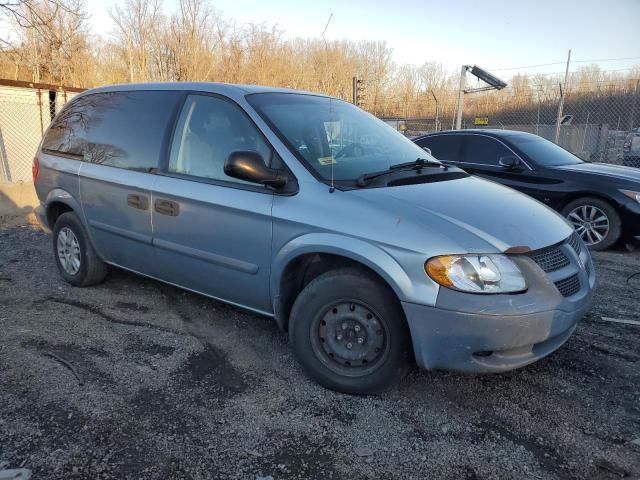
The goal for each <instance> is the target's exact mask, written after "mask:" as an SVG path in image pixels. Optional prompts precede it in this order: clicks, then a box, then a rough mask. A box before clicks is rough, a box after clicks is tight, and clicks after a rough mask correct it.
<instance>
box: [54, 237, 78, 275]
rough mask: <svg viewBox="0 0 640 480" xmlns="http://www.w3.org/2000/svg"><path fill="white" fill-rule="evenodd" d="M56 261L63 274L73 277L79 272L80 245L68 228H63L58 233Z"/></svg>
mask: <svg viewBox="0 0 640 480" xmlns="http://www.w3.org/2000/svg"><path fill="white" fill-rule="evenodd" d="M56 247H57V250H58V260H59V261H60V265H62V268H63V269H64V271H65V272H67V273H68V274H69V275H75V274H76V273H78V271H79V270H80V244H79V243H78V239H77V238H76V235H75V233H73V231H72V230H71V229H70V228H69V227H63V228H62V229H60V232H58V241H57V243H56Z"/></svg>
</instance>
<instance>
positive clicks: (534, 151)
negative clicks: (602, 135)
mask: <svg viewBox="0 0 640 480" xmlns="http://www.w3.org/2000/svg"><path fill="white" fill-rule="evenodd" d="M509 141H510V142H511V143H512V144H513V145H515V146H516V147H517V148H519V149H520V150H521V151H522V153H524V154H525V155H527V156H528V157H530V158H531V159H532V160H533V161H534V162H536V163H537V164H538V165H540V166H543V167H557V166H560V165H574V164H576V163H583V162H582V160H580V159H579V158H578V157H576V156H575V155H574V154H573V153H571V152H568V151H567V150H565V149H564V148H562V147H559V146H558V145H556V144H555V143H552V142H550V141H549V140H545V139H544V138H540V137H538V136H535V135H513V136H511V137H509Z"/></svg>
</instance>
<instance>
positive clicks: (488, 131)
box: [419, 128, 536, 138]
mask: <svg viewBox="0 0 640 480" xmlns="http://www.w3.org/2000/svg"><path fill="white" fill-rule="evenodd" d="M459 133H475V134H479V133H481V134H483V135H488V136H490V137H498V138H499V137H515V136H536V135H534V134H533V133H528V132H520V131H518V130H501V129H499V128H466V129H462V130H445V131H443V132H434V133H427V134H426V135H421V136H420V137H419V138H423V137H432V136H435V135H456V134H459Z"/></svg>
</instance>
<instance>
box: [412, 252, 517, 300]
mask: <svg viewBox="0 0 640 480" xmlns="http://www.w3.org/2000/svg"><path fill="white" fill-rule="evenodd" d="M424 269H425V271H426V272H427V275H429V277H430V278H431V279H432V280H434V281H435V282H437V283H438V284H440V285H442V286H443V287H448V288H452V289H454V290H460V291H462V292H469V293H514V292H522V291H524V290H526V288H527V284H526V282H525V280H524V277H523V276H522V272H521V271H520V269H519V268H518V267H517V265H516V264H515V263H513V262H512V261H511V260H510V259H509V258H508V257H507V256H506V255H499V254H488V255H442V256H439V257H433V258H430V259H429V260H427V262H426V263H425V264H424Z"/></svg>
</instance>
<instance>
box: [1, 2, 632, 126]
mask: <svg viewBox="0 0 640 480" xmlns="http://www.w3.org/2000/svg"><path fill="white" fill-rule="evenodd" d="M0 14H3V16H4V20H5V22H8V23H9V24H10V27H11V28H10V32H11V33H10V34H9V35H7V36H6V38H1V39H0V78H7V79H14V80H27V81H31V82H42V83H51V84H56V85H66V86H74V87H93V86H97V85H103V84H110V83H125V82H147V81H216V82H228V83H249V84H260V85H274V86H282V87H290V88H295V89H302V90H309V91H314V92H322V93H326V94H329V95H333V96H337V97H340V98H343V99H345V100H349V101H351V99H352V98H351V97H352V78H353V77H354V76H356V77H358V78H360V79H362V80H363V81H364V82H363V85H364V95H363V104H362V106H363V107H364V108H366V109H367V110H369V111H370V112H372V113H374V114H375V115H378V116H387V117H391V116H398V117H431V118H432V117H434V116H435V114H436V103H437V104H438V114H439V115H440V117H441V119H445V120H444V121H445V122H448V121H450V119H451V118H452V117H453V114H454V112H455V110H456V102H457V89H458V84H459V72H458V71H454V72H451V71H448V70H447V69H446V68H445V67H444V66H443V65H442V64H440V63H437V62H427V63H425V64H423V65H406V64H405V65H400V64H397V63H396V62H394V60H393V50H392V49H391V47H390V46H389V45H388V44H387V43H386V42H385V41H360V42H353V41H349V40H339V41H326V42H325V41H324V40H323V39H322V38H320V37H319V36H318V37H310V38H288V37H286V36H285V35H284V32H283V31H282V30H281V29H279V28H278V27H276V26H270V25H267V24H242V25H239V24H238V23H236V22H235V21H234V20H233V19H230V18H226V17H225V16H224V15H222V14H221V13H220V12H219V11H217V10H216V9H215V8H214V7H213V4H212V2H211V0H178V1H177V8H176V9H175V11H173V12H172V13H167V12H166V11H165V9H164V8H163V3H162V0H125V2H124V3H123V5H122V6H116V7H114V8H112V9H111V10H110V11H109V15H110V17H111V20H112V22H113V31H112V32H111V34H110V35H108V36H107V37H101V36H97V35H94V34H92V33H91V28H90V20H91V19H90V17H89V15H88V14H87V12H86V8H85V4H84V0H0ZM496 73H500V72H496ZM638 79H640V67H636V68H635V69H629V70H627V71H625V72H607V71H604V70H602V69H600V68H599V67H598V66H596V65H591V66H587V67H583V68H580V69H579V70H577V71H576V72H574V73H572V74H571V78H570V79H569V82H568V85H567V86H562V85H561V82H562V75H561V74H557V75H546V74H537V75H519V74H517V75H515V76H512V77H511V78H508V79H506V80H507V82H508V83H509V87H508V88H507V89H506V91H501V92H488V93H484V94H481V95H473V96H467V98H465V109H466V108H467V106H469V107H470V108H471V111H478V112H486V114H487V115H489V114H491V113H492V112H493V113H496V112H501V111H505V110H509V111H517V110H519V109H522V110H523V111H529V110H531V109H532V108H534V107H535V106H536V105H537V106H540V105H552V104H555V103H557V101H558V98H559V96H560V92H561V88H566V89H567V92H568V93H569V94H570V95H571V96H573V98H574V99H575V98H579V97H580V96H589V97H590V98H592V97H594V96H595V97H603V98H604V97H606V96H607V95H618V96H619V95H630V94H633V93H636V94H637V92H638ZM467 86H468V87H470V88H472V87H474V86H476V85H475V83H474V82H473V81H471V79H469V80H468V81H467ZM447 119H448V120H447Z"/></svg>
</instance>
